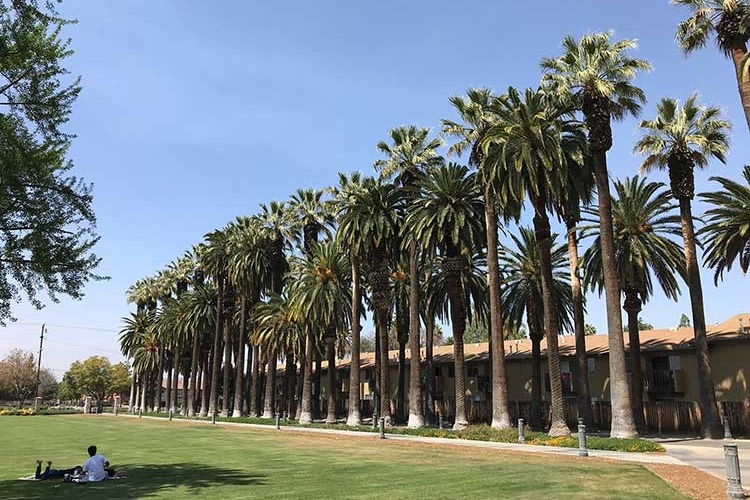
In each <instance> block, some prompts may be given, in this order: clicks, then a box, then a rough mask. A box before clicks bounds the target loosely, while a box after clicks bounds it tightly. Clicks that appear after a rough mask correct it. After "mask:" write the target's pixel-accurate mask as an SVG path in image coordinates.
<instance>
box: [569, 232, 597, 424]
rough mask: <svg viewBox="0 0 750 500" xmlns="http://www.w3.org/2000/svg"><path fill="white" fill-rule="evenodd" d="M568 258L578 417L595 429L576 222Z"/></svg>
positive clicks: (570, 239) (570, 234)
mask: <svg viewBox="0 0 750 500" xmlns="http://www.w3.org/2000/svg"><path fill="white" fill-rule="evenodd" d="M567 229H568V256H569V260H570V286H571V288H572V294H573V328H574V330H575V336H576V377H575V383H576V406H577V407H578V416H579V417H580V418H582V419H583V421H584V423H585V424H586V428H587V429H590V430H593V429H594V414H593V413H592V411H591V389H590V388H589V365H588V359H587V357H586V330H585V326H586V323H585V319H584V315H583V288H582V287H581V272H580V270H579V269H578V236H577V235H576V224H575V221H571V220H569V221H568V222H567Z"/></svg>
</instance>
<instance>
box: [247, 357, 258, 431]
mask: <svg viewBox="0 0 750 500" xmlns="http://www.w3.org/2000/svg"><path fill="white" fill-rule="evenodd" d="M252 361H253V365H252V375H251V378H252V390H251V391H250V392H251V394H250V411H249V413H250V415H252V416H254V417H257V416H258V413H259V410H258V394H260V347H258V346H257V345H254V346H253V360H252Z"/></svg>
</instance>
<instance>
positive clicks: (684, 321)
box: [677, 313, 691, 328]
mask: <svg viewBox="0 0 750 500" xmlns="http://www.w3.org/2000/svg"><path fill="white" fill-rule="evenodd" d="M689 326H691V325H690V317H689V316H688V315H687V314H685V313H683V314H682V316H680V324H679V325H677V328H685V327H689Z"/></svg>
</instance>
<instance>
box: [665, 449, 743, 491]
mask: <svg viewBox="0 0 750 500" xmlns="http://www.w3.org/2000/svg"><path fill="white" fill-rule="evenodd" d="M655 441H657V442H659V443H661V445H662V446H664V448H666V449H667V454H668V455H669V456H671V457H673V458H676V459H678V460H680V461H682V462H684V463H686V464H688V465H691V466H693V467H695V468H696V469H700V470H702V471H705V472H708V473H709V474H713V475H714V476H716V477H718V478H721V479H722V480H726V478H727V476H726V468H725V467H726V465H725V462H724V444H725V443H737V448H738V454H739V456H740V475H741V476H742V480H743V486H744V487H745V490H746V491H747V492H748V493H750V488H748V487H750V441H749V440H746V439H737V440H730V439H727V440H711V439H705V440H704V439H696V438H688V439H656V440H655Z"/></svg>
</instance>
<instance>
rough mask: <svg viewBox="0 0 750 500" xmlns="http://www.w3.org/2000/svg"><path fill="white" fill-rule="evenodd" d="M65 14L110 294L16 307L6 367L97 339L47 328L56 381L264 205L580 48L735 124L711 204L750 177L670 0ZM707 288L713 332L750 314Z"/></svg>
mask: <svg viewBox="0 0 750 500" xmlns="http://www.w3.org/2000/svg"><path fill="white" fill-rule="evenodd" d="M60 10H61V12H62V13H63V14H64V15H65V16H67V17H70V18H76V19H78V20H79V23H78V24H77V25H75V26H72V27H70V28H69V29H68V31H67V34H68V35H69V36H70V37H71V38H72V40H73V47H74V49H75V51H76V54H75V55H74V56H73V57H72V58H71V59H70V60H69V62H68V67H69V68H70V69H71V72H72V73H73V74H75V75H78V74H80V75H81V76H82V85H83V92H82V93H81V97H80V98H79V100H78V101H77V103H76V106H75V109H74V113H73V116H72V119H71V121H70V124H69V130H70V131H71V132H74V133H75V134H77V136H78V137H77V139H76V140H75V142H74V145H73V148H72V149H71V152H70V155H71V157H72V159H73V160H74V161H75V164H76V173H77V174H79V175H81V176H83V177H84V178H85V179H87V180H88V181H91V182H93V183H94V184H95V197H96V198H95V209H96V213H97V215H98V219H99V220H98V228H99V233H100V234H101V236H102V240H101V243H100V245H99V246H98V248H97V252H98V253H99V255H101V257H103V259H104V260H103V263H102V267H101V272H102V273H104V274H107V275H110V276H111V277H112V279H111V281H108V282H103V283H93V284H91V285H90V286H88V288H87V296H86V298H85V299H84V300H83V301H80V302H73V301H68V300H63V301H62V302H61V303H60V304H52V305H49V306H48V307H47V308H45V309H44V310H42V311H35V310H33V309H32V308H30V307H28V306H27V305H25V304H20V305H17V306H16V307H15V309H14V312H15V315H16V317H17V318H18V319H19V322H18V323H15V324H10V325H9V326H8V327H7V328H5V329H2V330H0V356H1V355H4V354H5V353H6V352H7V351H8V350H9V349H11V348H13V347H21V348H25V349H29V350H36V349H37V348H38V342H39V328H40V324H41V323H43V322H44V323H50V324H54V325H73V326H79V327H87V328H96V330H90V329H80V328H70V327H67V326H50V327H49V328H48V336H47V344H46V346H47V349H45V362H44V364H45V365H46V366H49V367H51V368H53V369H54V370H55V371H56V373H57V375H58V376H61V375H62V373H63V371H64V370H65V369H66V368H67V367H68V365H69V364H70V363H71V362H72V361H74V360H75V359H80V358H84V357H87V356H89V355H95V354H96V355H105V356H108V357H110V358H111V359H113V360H114V359H119V351H118V348H117V343H116V338H117V334H116V333H115V332H116V331H117V330H119V327H120V318H121V317H122V316H124V315H126V314H127V313H128V305H127V304H126V302H125V296H124V292H125V290H126V289H127V287H128V286H129V285H130V284H131V283H133V282H134V281H135V280H136V279H138V278H140V277H142V276H144V275H148V274H151V273H153V272H154V271H156V270H157V269H160V268H162V267H163V266H164V265H165V264H166V263H168V262H169V261H170V260H172V259H173V258H175V257H176V256H178V255H180V254H181V253H182V252H183V251H184V250H186V249H187V248H189V247H190V246H191V245H193V244H195V243H197V242H198V241H200V239H201V237H202V235H203V234H205V233H206V232H208V231H210V230H212V229H214V228H217V227H220V226H222V225H224V224H225V223H226V222H227V221H229V220H230V219H233V218H234V217H235V216H237V215H249V214H252V213H255V212H256V211H257V210H258V205H259V203H262V202H267V201H270V200H273V199H278V200H284V199H287V198H288V196H289V195H290V193H292V192H293V191H294V190H295V189H297V188H298V187H317V188H319V187H324V186H327V185H330V184H332V183H334V182H336V179H337V172H339V171H352V170H362V171H364V172H367V173H371V172H372V169H371V165H372V162H373V161H374V160H375V159H376V158H377V157H378V155H377V152H376V149H375V144H376V143H377V142H378V141H379V140H382V139H385V138H386V134H387V132H388V130H389V129H390V128H392V127H394V126H398V125H402V124H412V123H413V124H417V125H420V126H424V127H432V128H434V129H436V128H437V127H438V125H439V120H440V119H441V118H446V117H447V118H454V115H453V112H452V109H451V106H450V104H449V103H448V97H450V96H452V95H456V94H461V93H463V92H465V90H466V89H467V88H469V87H472V86H487V87H490V88H493V89H495V90H496V91H502V90H504V89H505V88H507V86H509V85H513V86H516V87H521V88H522V87H526V86H535V85H537V83H538V81H539V77H540V72H539V69H538V63H539V60H540V59H541V58H542V57H545V56H554V55H556V54H558V53H559V52H560V46H559V44H560V40H561V38H562V37H563V36H564V35H568V34H571V35H574V36H580V35H581V34H584V33H587V32H591V31H601V30H606V29H613V30H615V32H616V35H617V36H618V37H623V38H637V39H638V41H639V44H640V48H639V50H638V51H637V55H638V56H639V57H642V58H646V59H649V60H650V61H651V62H652V63H653V65H654V71H653V72H652V73H650V74H646V75H644V76H642V77H640V78H639V79H638V80H637V83H638V84H639V85H641V86H642V87H643V88H644V89H645V91H646V93H647V95H648V97H649V104H648V105H647V106H646V108H645V110H644V114H643V116H644V117H651V116H652V115H653V109H654V105H655V104H656V102H657V101H658V99H659V98H661V97H662V96H666V95H668V96H671V97H676V98H681V99H684V98H685V97H687V96H688V95H689V94H690V93H692V92H695V91H698V92H700V93H701V95H702V96H703V99H704V100H705V101H706V102H708V103H711V104H714V105H718V106H720V107H722V108H723V109H724V110H725V111H726V114H727V116H728V118H729V119H730V120H731V121H732V122H733V123H735V125H736V126H735V131H734V134H733V147H732V152H731V155H730V157H729V162H728V165H727V166H722V165H720V164H714V165H711V166H710V167H709V169H708V170H707V171H706V172H701V173H698V175H697V189H698V191H701V190H703V189H706V188H707V186H708V185H709V184H708V181H707V178H708V176H709V175H717V174H718V175H724V176H727V177H732V178H739V176H740V169H741V167H742V165H744V164H745V163H747V162H748V161H750V133H748V131H747V129H746V127H744V125H743V119H742V115H741V107H740V103H739V97H738V95H737V90H736V88H737V87H736V82H735V80H734V72H733V69H732V66H731V63H730V61H729V60H726V59H724V58H723V56H722V55H721V54H720V53H719V52H718V51H717V50H715V49H714V48H713V47H710V48H709V49H707V50H704V51H701V52H699V53H696V54H694V55H692V56H691V57H689V58H685V57H684V56H683V55H682V54H681V52H680V51H679V49H678V47H677V46H676V45H675V43H674V40H673V34H674V28H675V26H676V24H677V22H678V21H679V20H680V19H682V18H683V17H684V16H685V15H686V13H685V12H684V11H682V10H681V9H678V8H677V7H674V6H672V5H669V3H668V2H667V1H666V0H658V1H655V0H630V1H628V2H602V1H601V0H575V1H573V0H559V1H553V0H546V1H542V2H490V1H478V0H476V1H475V0H469V1H467V0H465V1H462V2H444V1H434V0H433V1H426V0H412V1H411V2H397V1H393V0H382V1H379V2H340V1H339V2H334V1H330V0H322V1H318V2H306V1H285V2H257V1H254V2H246V1H222V2H199V1H197V0H189V1H188V0H182V1H176V0H172V1H166V0H165V1H159V2H155V1H153V0H151V1H146V0H127V1H125V0H109V1H106V2H90V1H84V0H67V1H66V2H65V3H64V4H62V6H61V8H60ZM636 127H637V121H636V120H627V121H625V122H623V123H620V124H617V125H616V126H615V129H614V138H615V144H614V147H613V149H612V151H611V153H610V155H609V165H610V171H611V175H612V177H614V178H623V177H625V176H627V175H634V174H636V173H637V171H638V165H639V158H638V157H636V156H634V155H633V154H632V153H631V149H632V145H633V143H634V141H635V140H636V139H637V138H638V133H637V129H636ZM651 177H653V178H655V179H657V180H661V181H665V182H666V181H667V176H666V174H653V175H652V176H651ZM702 211H703V207H702V206H701V205H700V204H697V205H696V207H695V212H696V213H697V214H700V213H702ZM703 276H704V291H705V299H706V316H707V318H706V319H707V321H708V322H709V323H714V322H717V321H722V320H724V319H726V318H727V317H729V316H731V315H734V314H736V313H739V312H743V311H747V310H748V308H749V306H748V305H747V300H746V297H747V290H748V285H749V284H750V283H749V282H748V281H747V278H745V277H743V276H742V275H741V274H740V273H739V271H737V270H734V271H733V272H731V273H730V274H729V276H727V277H726V279H725V281H724V282H723V283H721V284H720V286H719V287H718V288H716V287H714V285H713V281H712V273H711V272H710V271H709V272H704V274H703ZM683 293H684V295H683V297H682V298H681V300H680V301H679V303H675V302H672V301H668V300H666V299H665V298H663V297H662V296H660V295H659V294H656V296H655V297H654V298H653V299H652V301H651V302H649V303H648V304H646V306H645V307H644V311H643V313H642V317H643V318H644V319H645V320H646V321H648V322H650V323H652V324H654V325H655V326H657V327H672V326H675V325H676V324H677V322H678V320H679V317H680V315H681V314H682V313H683V312H685V313H688V314H689V312H690V305H689V299H688V297H687V290H686V289H685V290H684V291H683ZM588 311H589V312H588V318H587V321H589V322H590V323H593V324H594V325H595V326H596V327H597V328H598V329H599V331H603V330H604V325H605V321H606V320H605V314H604V305H603V302H602V301H601V300H600V299H598V298H597V297H594V296H590V297H589V305H588ZM371 329H372V327H371V326H370V325H366V326H365V331H369V330H371Z"/></svg>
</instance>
